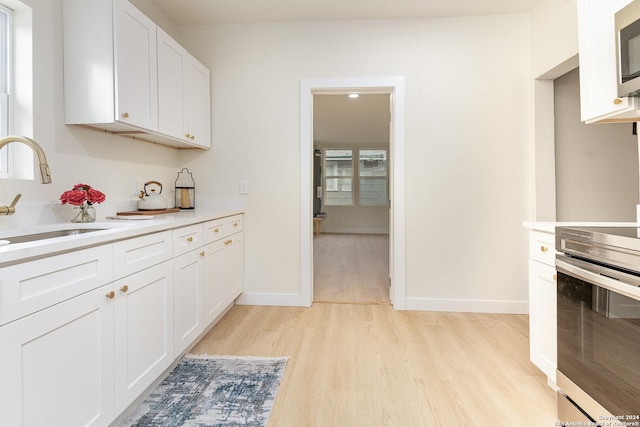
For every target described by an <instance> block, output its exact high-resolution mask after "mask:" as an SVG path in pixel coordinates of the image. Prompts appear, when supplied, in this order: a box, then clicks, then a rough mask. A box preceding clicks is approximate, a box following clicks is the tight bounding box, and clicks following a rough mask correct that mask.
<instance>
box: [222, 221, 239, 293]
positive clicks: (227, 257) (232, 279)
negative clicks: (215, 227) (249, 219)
mask: <svg viewBox="0 0 640 427" xmlns="http://www.w3.org/2000/svg"><path fill="white" fill-rule="evenodd" d="M243 237H244V233H243V232H240V233H236V234H232V235H231V236H229V237H228V238H226V239H225V241H224V246H225V247H224V273H223V276H224V303H225V305H227V304H231V303H232V302H233V301H234V300H235V299H236V298H238V296H239V295H240V294H241V293H242V289H243V282H244V277H243V263H244V258H243V253H244V250H243V244H244V242H243Z"/></svg>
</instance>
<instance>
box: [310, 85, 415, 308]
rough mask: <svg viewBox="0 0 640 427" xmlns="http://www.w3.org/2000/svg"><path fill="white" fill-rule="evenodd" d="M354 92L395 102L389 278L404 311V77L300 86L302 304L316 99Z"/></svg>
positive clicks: (393, 299) (395, 300)
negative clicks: (388, 97)
mask: <svg viewBox="0 0 640 427" xmlns="http://www.w3.org/2000/svg"><path fill="white" fill-rule="evenodd" d="M349 92H358V93H361V94H362V93H369V94H387V95H389V96H390V99H391V114H390V123H391V126H390V129H391V132H390V133H391V137H390V145H389V154H390V155H389V157H390V159H391V161H390V165H389V196H390V197H389V198H390V201H389V218H390V220H389V246H388V247H389V276H390V291H389V295H390V299H391V303H392V304H393V306H394V307H395V308H396V309H399V310H403V309H405V265H404V259H405V256H404V255H405V222H404V202H405V201H404V186H405V183H404V78H402V77H389V78H384V77H382V78H353V79H320V80H315V79H314V80H303V81H302V82H301V88H300V105H301V111H300V118H301V124H300V132H301V133H300V141H301V147H300V148H301V149H300V153H301V161H300V174H301V186H300V188H301V209H300V214H301V234H300V235H301V288H300V300H301V301H300V305H301V306H307V307H308V306H311V304H312V301H313V230H312V228H313V227H312V222H313V198H312V194H313V191H314V189H313V176H312V175H313V174H312V170H313V168H312V165H313V156H314V149H313V96H314V95H316V94H338V95H346V94H347V93H349Z"/></svg>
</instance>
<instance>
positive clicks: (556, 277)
mask: <svg viewBox="0 0 640 427" xmlns="http://www.w3.org/2000/svg"><path fill="white" fill-rule="evenodd" d="M553 281H554V282H557V281H558V275H557V274H554V275H553Z"/></svg>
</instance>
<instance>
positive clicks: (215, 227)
mask: <svg viewBox="0 0 640 427" xmlns="http://www.w3.org/2000/svg"><path fill="white" fill-rule="evenodd" d="M224 222H225V221H224V218H221V219H214V220H213V221H207V222H205V223H204V224H203V233H204V244H205V245H208V244H209V243H213V242H215V241H217V240H220V239H222V238H223V237H224V236H225V234H224V230H225V227H224Z"/></svg>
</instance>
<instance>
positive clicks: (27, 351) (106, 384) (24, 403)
mask: <svg viewBox="0 0 640 427" xmlns="http://www.w3.org/2000/svg"><path fill="white" fill-rule="evenodd" d="M111 291H112V286H111V285H106V286H103V287H100V288H97V289H94V290H92V291H90V292H87V293H85V294H82V295H80V296H77V297H75V298H72V299H70V300H67V301H64V302H62V303H60V304H57V305H54V306H53V307H50V308H47V309H45V310H42V311H38V312H36V313H34V314H31V315H29V316H26V317H23V318H21V319H19V320H16V321H15V322H12V323H9V324H7V325H5V326H3V327H2V328H0V342H1V343H2V347H1V348H2V351H0V377H1V378H2V382H1V383H0V425H2V426H24V427H41V426H48V427H69V426H104V425H108V423H109V422H111V420H112V419H113V418H114V415H115V412H114V376H113V373H114V353H113V349H114V322H113V315H114V301H111V300H110V299H109V298H108V297H107V296H106V295H107V294H108V293H109V292H111Z"/></svg>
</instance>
